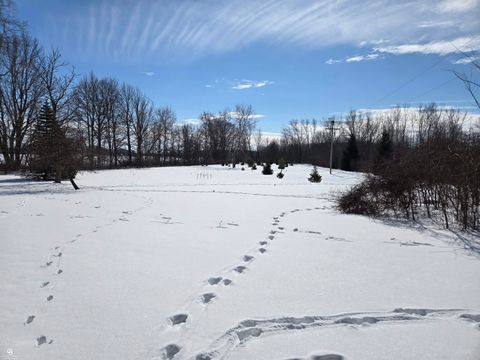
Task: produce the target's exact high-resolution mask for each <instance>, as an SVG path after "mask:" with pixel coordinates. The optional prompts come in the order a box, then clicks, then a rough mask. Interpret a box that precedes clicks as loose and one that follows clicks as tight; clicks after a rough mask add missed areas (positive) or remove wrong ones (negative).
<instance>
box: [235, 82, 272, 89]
mask: <svg viewBox="0 0 480 360" xmlns="http://www.w3.org/2000/svg"><path fill="white" fill-rule="evenodd" d="M271 84H274V81H271V80H262V81H253V80H241V81H238V82H236V83H234V84H233V85H232V87H231V88H232V89H233V90H246V89H252V88H261V87H264V86H267V85H271Z"/></svg>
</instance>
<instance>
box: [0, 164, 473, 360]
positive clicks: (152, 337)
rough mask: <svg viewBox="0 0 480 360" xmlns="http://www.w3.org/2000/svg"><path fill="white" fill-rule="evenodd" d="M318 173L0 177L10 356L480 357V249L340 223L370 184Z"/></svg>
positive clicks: (1, 300) (3, 323)
mask: <svg viewBox="0 0 480 360" xmlns="http://www.w3.org/2000/svg"><path fill="white" fill-rule="evenodd" d="M309 171H310V168H309V167H306V166H301V165H296V166H293V167H289V168H288V169H287V170H286V171H285V173H286V175H285V177H284V179H282V180H279V179H277V178H276V177H275V176H264V175H261V172H260V170H257V171H252V170H250V169H248V168H246V170H245V171H241V170H240V167H237V168H235V169H230V168H227V167H221V166H209V167H183V168H162V169H141V170H115V171H102V172H97V173H84V174H81V175H80V176H79V178H78V184H79V185H81V187H82V189H81V190H80V191H77V192H75V191H73V189H70V185H67V184H64V185H55V184H48V183H37V182H31V181H25V180H22V179H20V178H17V177H13V176H1V177H0V229H1V234H2V235H1V237H2V240H1V243H2V251H1V252H0V279H1V281H2V287H3V290H2V292H0V358H2V357H1V356H6V355H8V356H10V357H11V358H14V357H13V356H15V358H18V359H22V358H25V359H62V360H63V359H79V358H85V359H197V360H202V359H203V360H205V359H212V360H213V359H292V358H297V359H317V360H318V359H322V360H328V359H330V360H332V359H385V358H395V359H411V358H416V357H421V358H422V359H457V358H458V359H478V358H479V356H480V329H479V324H480V275H479V274H480V262H479V258H478V254H475V253H474V252H472V249H474V248H475V247H473V248H472V247H471V246H465V242H461V241H459V239H458V237H457V236H456V235H454V234H452V233H450V232H447V231H442V230H440V229H439V228H437V227H435V226H427V227H425V226H419V225H414V224H412V223H402V222H389V223H388V222H381V221H373V220H371V219H368V218H364V217H360V216H347V215H342V214H339V213H338V212H336V211H335V209H334V202H333V201H334V198H335V196H336V195H337V193H338V191H341V190H343V189H345V188H346V187H348V186H350V185H352V184H354V183H356V182H358V181H359V180H360V178H361V175H359V174H351V173H344V172H340V171H338V172H335V173H334V174H333V175H329V174H328V172H327V171H322V176H323V181H322V183H321V184H310V183H309V182H308V181H307V180H306V179H307V177H308V173H309ZM476 240H477V239H475V238H471V239H470V240H469V241H470V244H471V243H472V241H476ZM7 358H8V357H7Z"/></svg>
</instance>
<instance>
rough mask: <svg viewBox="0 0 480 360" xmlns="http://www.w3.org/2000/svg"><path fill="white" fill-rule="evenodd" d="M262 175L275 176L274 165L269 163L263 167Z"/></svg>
mask: <svg viewBox="0 0 480 360" xmlns="http://www.w3.org/2000/svg"><path fill="white" fill-rule="evenodd" d="M262 174H263V175H272V174H273V170H272V165H270V163H269V162H267V163H265V164H264V165H263V170H262Z"/></svg>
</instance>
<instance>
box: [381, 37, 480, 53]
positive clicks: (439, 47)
mask: <svg viewBox="0 0 480 360" xmlns="http://www.w3.org/2000/svg"><path fill="white" fill-rule="evenodd" d="M374 50H375V51H378V52H382V53H390V54H395V55H403V54H414V53H419V54H437V55H448V54H451V53H459V52H460V51H463V52H470V51H476V50H480V36H478V35H477V36H470V37H462V38H456V39H453V40H450V41H448V40H441V41H433V42H428V43H423V44H419V43H417V44H403V45H395V46H386V47H378V48H375V49H374Z"/></svg>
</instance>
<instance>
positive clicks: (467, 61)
mask: <svg viewBox="0 0 480 360" xmlns="http://www.w3.org/2000/svg"><path fill="white" fill-rule="evenodd" d="M474 61H480V56H475V55H471V56H465V57H464V58H462V59H459V60H457V61H454V62H453V63H454V64H460V65H464V64H470V63H471V62H474Z"/></svg>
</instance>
